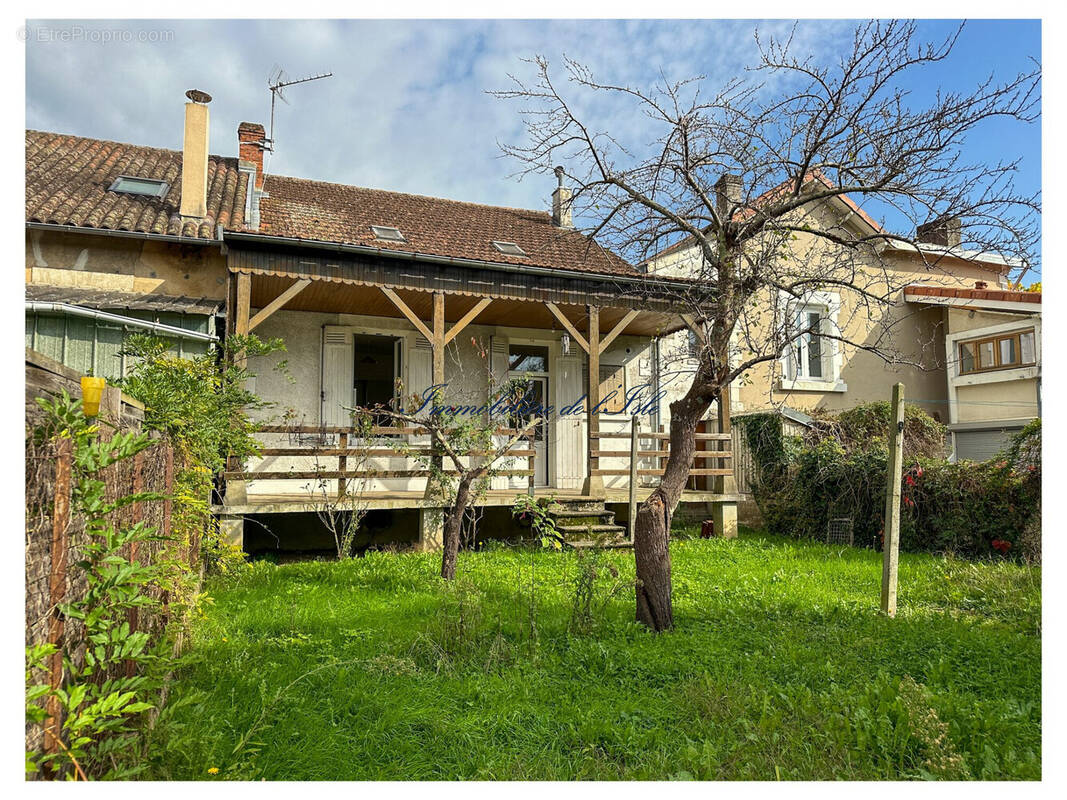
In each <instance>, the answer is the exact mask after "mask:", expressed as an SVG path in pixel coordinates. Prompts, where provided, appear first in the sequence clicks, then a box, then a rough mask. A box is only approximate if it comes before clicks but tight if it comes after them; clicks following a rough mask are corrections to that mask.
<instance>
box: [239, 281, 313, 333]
mask: <svg viewBox="0 0 1067 800" xmlns="http://www.w3.org/2000/svg"><path fill="white" fill-rule="evenodd" d="M310 285H311V279H310V278H301V279H300V280H298V281H297V282H296V283H294V284H293V285H292V286H290V287H289V288H288V289H286V290H285V291H284V292H282V293H281V294H280V295H278V296H277V297H275V298H274V299H273V300H271V301H270V302H269V303H267V305H265V306H263V308H261V309H260V310H259V311H258V312H257V313H256V315H255V316H254V317H252V319H250V320H249V321H248V330H249V332H251V331H253V330H255V329H256V327H257V326H258V325H260V324H261V323H262V322H263V321H264V320H266V319H267V317H269V316H270V315H271V314H273V313H274V312H275V311H279V310H281V309H282V308H283V307H284V306H285V304H286V303H288V302H289V301H290V300H292V299H293V298H294V297H296V296H297V295H298V294H300V293H301V292H302V291H304V290H305V289H306V288H307V287H308V286H310Z"/></svg>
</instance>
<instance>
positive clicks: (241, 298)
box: [226, 272, 252, 505]
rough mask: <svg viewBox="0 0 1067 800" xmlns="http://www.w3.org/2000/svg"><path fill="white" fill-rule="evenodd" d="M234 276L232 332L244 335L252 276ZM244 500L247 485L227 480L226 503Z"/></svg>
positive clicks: (244, 361)
mask: <svg viewBox="0 0 1067 800" xmlns="http://www.w3.org/2000/svg"><path fill="white" fill-rule="evenodd" d="M235 277H236V279H237V280H236V283H237V290H236V292H235V293H234V299H235V304H234V309H233V323H232V324H233V332H234V333H235V334H237V335H238V336H244V335H246V334H247V333H248V331H249V327H248V322H249V319H248V318H249V314H250V312H251V305H252V276H251V275H249V274H247V273H244V272H238V273H236V275H235ZM233 364H234V366H235V367H245V366H247V365H248V358H247V357H246V356H245V354H244V353H241V354H239V355H237V356H235V357H234V359H233ZM244 466H245V465H244V464H237V463H233V464H230V465H229V469H230V470H231V471H233V472H237V471H240V470H243V469H244ZM246 502H248V487H247V485H246V484H245V482H244V481H233V480H227V481H226V504H227V505H240V504H243V503H246Z"/></svg>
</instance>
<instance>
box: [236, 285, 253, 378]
mask: <svg viewBox="0 0 1067 800" xmlns="http://www.w3.org/2000/svg"><path fill="white" fill-rule="evenodd" d="M251 304H252V276H251V275H248V274H246V273H244V272H239V273H237V308H236V309H235V313H234V318H233V332H234V333H235V334H237V335H238V336H244V335H246V334H247V333H248V314H249V311H250V308H251ZM233 363H234V365H236V366H238V367H244V366H245V365H247V364H248V358H247V357H246V356H245V355H244V352H243V351H242V353H241V355H238V356H236V357H235V358H234V360H233Z"/></svg>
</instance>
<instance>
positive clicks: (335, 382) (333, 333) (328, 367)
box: [321, 325, 355, 426]
mask: <svg viewBox="0 0 1067 800" xmlns="http://www.w3.org/2000/svg"><path fill="white" fill-rule="evenodd" d="M354 360H355V353H354V350H353V342H352V331H351V329H350V328H344V327H341V326H339V325H326V326H325V327H323V330H322V395H321V397H322V424H323V425H330V426H332V425H336V426H347V425H348V424H349V423H350V422H351V419H352V417H351V412H350V411H349V410H348V409H350V408H351V407H352V389H353V387H354V385H355V382H354V376H353V374H352V366H353V361H354Z"/></svg>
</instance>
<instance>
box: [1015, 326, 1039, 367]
mask: <svg viewBox="0 0 1067 800" xmlns="http://www.w3.org/2000/svg"><path fill="white" fill-rule="evenodd" d="M1019 350H1020V351H1021V353H1020V355H1021V356H1022V358H1021V361H1022V363H1023V364H1033V363H1034V361H1035V360H1036V359H1035V358H1034V332H1033V331H1027V332H1026V333H1024V334H1022V335H1021V336H1019Z"/></svg>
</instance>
